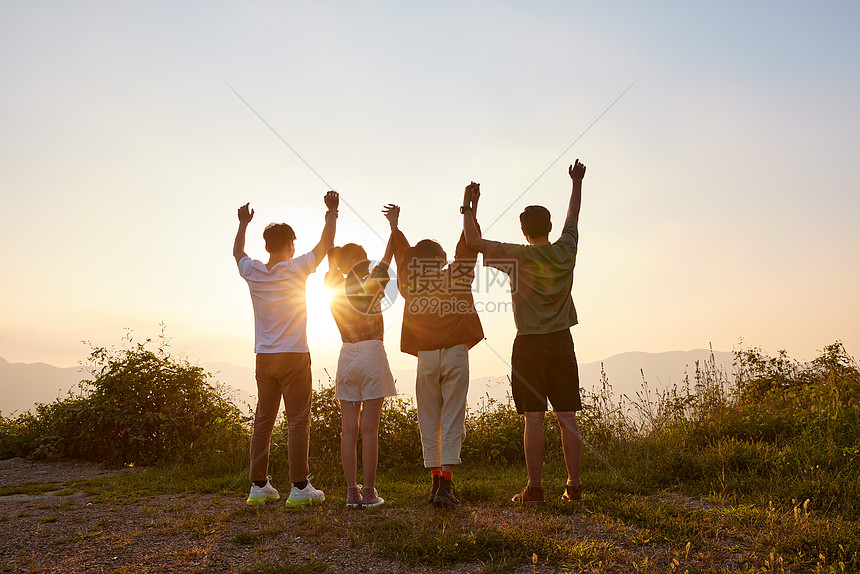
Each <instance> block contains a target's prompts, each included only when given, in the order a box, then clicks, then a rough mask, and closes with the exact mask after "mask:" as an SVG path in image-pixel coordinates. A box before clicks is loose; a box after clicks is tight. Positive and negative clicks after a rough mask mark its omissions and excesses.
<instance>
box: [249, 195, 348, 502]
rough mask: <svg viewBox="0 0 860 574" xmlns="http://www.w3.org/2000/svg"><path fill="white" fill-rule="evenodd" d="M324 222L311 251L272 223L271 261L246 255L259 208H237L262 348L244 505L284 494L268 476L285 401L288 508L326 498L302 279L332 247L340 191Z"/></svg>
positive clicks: (258, 348)
mask: <svg viewBox="0 0 860 574" xmlns="http://www.w3.org/2000/svg"><path fill="white" fill-rule="evenodd" d="M324 200H325V205H326V207H327V208H328V211H327V212H326V214H325V227H324V228H323V232H322V237H320V241H319V243H317V245H316V247H314V248H313V250H312V251H310V252H308V253H305V254H304V255H300V256H299V257H293V255H295V251H296V250H295V240H296V234H295V233H294V232H293V229H292V227H290V226H289V225H287V224H286V223H270V224H269V225H267V226H266V229H265V230H264V231H263V239H264V240H265V241H266V251H268V252H269V260H268V261H267V262H266V263H263V262H261V261H257V260H255V259H251V258H250V257H248V255H247V254H246V253H245V231H246V230H247V228H248V224H249V223H250V222H251V219H253V217H254V210H253V209H250V208H249V207H248V205H249V204H247V203H246V204H245V205H243V206H242V207H240V208H239V213H238V215H239V230H238V231H237V232H236V241H235V243H234V244H233V257H235V258H236V264H237V265H238V266H239V275H241V276H242V278H243V279H244V280H245V281H247V282H248V288H249V290H250V292H251V302H252V304H253V306H254V334H255V337H254V341H255V343H254V352H255V353H256V354H257V365H256V379H257V410H256V413H255V415H254V431H253V434H252V435H251V470H250V475H251V483H252V484H251V493H250V494H249V495H248V501H247V504H250V505H256V504H263V503H265V502H266V501H268V500H277V499H278V498H280V495H279V494H278V491H277V490H275V488H274V487H273V486H272V484H271V483H270V482H269V477H268V471H269V445H270V442H271V438H272V429H273V428H274V426H275V419H276V418H277V416H278V409H279V408H280V406H281V397H283V399H284V410H285V412H286V415H287V425H288V427H289V430H288V439H289V448H288V456H289V463H290V482H292V489H291V491H290V497H289V499H288V500H287V506H302V505H305V504H309V503H312V502H321V501H323V500H325V495H324V494H323V492H322V491H321V490H317V489H315V488H314V487H313V486H312V485H311V483H310V482H309V481H308V444H309V431H310V413H311V384H312V378H311V355H310V351H309V349H308V342H307V334H306V327H307V304H306V302H305V281H306V280H307V277H308V275H310V274H311V273H313V272H314V271H316V268H317V266H318V265H319V264H320V262H321V261H322V258H323V257H324V256H325V254H326V253H327V252H328V250H329V249H331V248H332V247H333V246H334V234H335V228H336V224H337V207H338V201H339V200H338V195H337V192H335V191H329V192H328V193H326V195H325V198H324Z"/></svg>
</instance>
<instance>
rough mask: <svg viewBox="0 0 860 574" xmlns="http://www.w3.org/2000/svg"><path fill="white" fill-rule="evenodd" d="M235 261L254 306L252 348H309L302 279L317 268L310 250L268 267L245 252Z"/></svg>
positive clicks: (265, 350) (259, 350)
mask: <svg viewBox="0 0 860 574" xmlns="http://www.w3.org/2000/svg"><path fill="white" fill-rule="evenodd" d="M238 265H239V275H241V276H242V278H243V279H244V280H245V281H247V282H248V289H249V290H250V291H251V303H252V304H253V306H254V335H255V336H254V352H255V353H307V352H309V349H308V338H307V324H308V310H307V302H306V300H305V282H306V281H307V278H308V275H310V274H311V273H313V272H314V271H316V268H317V265H316V258H315V257H314V254H313V251H311V252H309V253H305V254H304V255H302V256H300V257H294V258H292V259H290V260H289V261H282V262H280V263H278V264H277V265H275V266H274V267H272V269H271V270H269V269H266V264H265V263H263V262H261V261H257V260H256V259H251V258H250V257H248V256H247V255H246V256H245V257H243V258H242V259H240V260H239V262H238Z"/></svg>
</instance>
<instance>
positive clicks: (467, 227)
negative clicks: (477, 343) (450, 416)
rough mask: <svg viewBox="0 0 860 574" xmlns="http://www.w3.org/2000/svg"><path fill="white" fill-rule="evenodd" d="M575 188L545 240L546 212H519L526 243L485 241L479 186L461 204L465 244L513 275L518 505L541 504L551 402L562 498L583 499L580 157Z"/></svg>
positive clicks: (574, 169) (582, 172)
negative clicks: (577, 332) (578, 337)
mask: <svg viewBox="0 0 860 574" xmlns="http://www.w3.org/2000/svg"><path fill="white" fill-rule="evenodd" d="M568 173H569V175H570V178H571V180H572V181H573V190H572V192H571V196H570V204H569V206H568V210H567V219H566V220H565V223H564V228H563V229H562V232H561V237H560V238H559V239H558V240H557V241H555V242H554V243H550V242H549V233H550V231H551V229H552V223H551V221H550V214H549V211H548V210H547V209H546V208H545V207H542V206H539V205H530V206H529V207H526V208H525V210H524V211H523V212H522V213H521V214H520V224H521V227H522V232H523V234H524V235H525V238H526V241H527V242H528V245H517V244H512V243H500V242H498V241H489V240H485V239H482V237H481V233H480V231H479V228H478V226H477V220H476V218H475V216H474V215H473V214H474V210H475V207H476V206H477V203H478V198H479V197H480V186H479V184H477V183H474V182H472V183H471V184H470V186H469V187H470V188H471V193H470V194H469V195H470V198H471V200H470V201H469V202H465V203H467V204H466V205H463V207H462V208H461V212H462V213H463V229H464V232H465V237H466V241H467V243H468V244H469V246H470V247H472V248H474V249H477V250H478V251H480V252H481V253H483V254H484V265H485V266H488V267H495V268H497V269H499V270H501V271H504V272H505V273H507V274H508V275H509V276H510V280H511V299H512V301H513V308H514V322H515V323H516V326H517V336H516V338H515V339H514V345H513V352H512V354H511V391H512V394H513V398H514V404H515V405H516V407H517V412H519V413H520V414H522V415H523V416H524V418H525V432H524V433H523V450H524V451H525V458H526V469H527V471H528V475H529V482H528V485H527V486H526V487H525V488H524V489H523V490H522V491H521V492H518V493H517V494H515V495H514V497H513V498H512V500H513V501H514V502H520V503H531V504H539V503H543V502H544V494H543V485H542V483H541V475H542V467H543V454H544V453H543V451H544V442H545V437H544V431H543V421H544V415H545V414H546V410H547V405H548V403H552V408H553V410H554V411H555V413H556V416H557V417H558V422H559V426H560V428H561V442H562V450H563V453H564V461H565V465H566V467H567V485H566V487H565V491H564V494H563V495H562V498H563V499H564V500H581V499H582V483H581V482H580V476H579V474H580V463H581V460H582V439H581V437H580V434H579V426H578V424H577V421H576V411H578V410H580V409H581V408H582V405H581V403H580V397H579V370H578V368H577V364H576V354H575V352H574V348H573V338H572V337H571V334H570V327H572V326H573V325H576V323H577V319H576V308H575V307H574V305H573V297H572V296H571V288H572V287H573V267H574V265H575V263H576V250H577V244H578V243H579V230H578V227H577V226H578V222H579V210H580V206H581V204H582V178H583V177H584V176H585V165H583V164H581V163H580V162H579V160H576V163H575V164H574V165H572V166H570V167H569V168H568Z"/></svg>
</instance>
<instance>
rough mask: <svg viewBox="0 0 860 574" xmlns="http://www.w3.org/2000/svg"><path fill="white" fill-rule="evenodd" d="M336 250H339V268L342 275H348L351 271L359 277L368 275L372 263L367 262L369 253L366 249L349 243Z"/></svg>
mask: <svg viewBox="0 0 860 574" xmlns="http://www.w3.org/2000/svg"><path fill="white" fill-rule="evenodd" d="M335 249H337V268H338V271H340V273H341V275H347V274H348V273H349V272H350V271H354V272H356V273H358V274H359V275H366V274H367V273H368V271H369V269H370V262H369V261H368V260H367V251H365V250H364V247H362V246H361V245H358V244H357V243H347V244H346V245H344V246H343V247H335Z"/></svg>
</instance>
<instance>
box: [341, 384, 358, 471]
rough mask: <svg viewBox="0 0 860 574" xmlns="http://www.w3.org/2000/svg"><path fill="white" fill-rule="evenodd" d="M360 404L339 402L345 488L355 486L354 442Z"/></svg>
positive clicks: (356, 437) (355, 440) (356, 440)
mask: <svg viewBox="0 0 860 574" xmlns="http://www.w3.org/2000/svg"><path fill="white" fill-rule="evenodd" d="M360 412H361V403H360V402H353V401H340V420H341V433H340V460H341V463H342V464H343V476H344V478H346V485H347V486H355V476H356V472H357V471H356V464H357V461H356V454H355V449H356V442H358V418H359V413H360Z"/></svg>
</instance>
